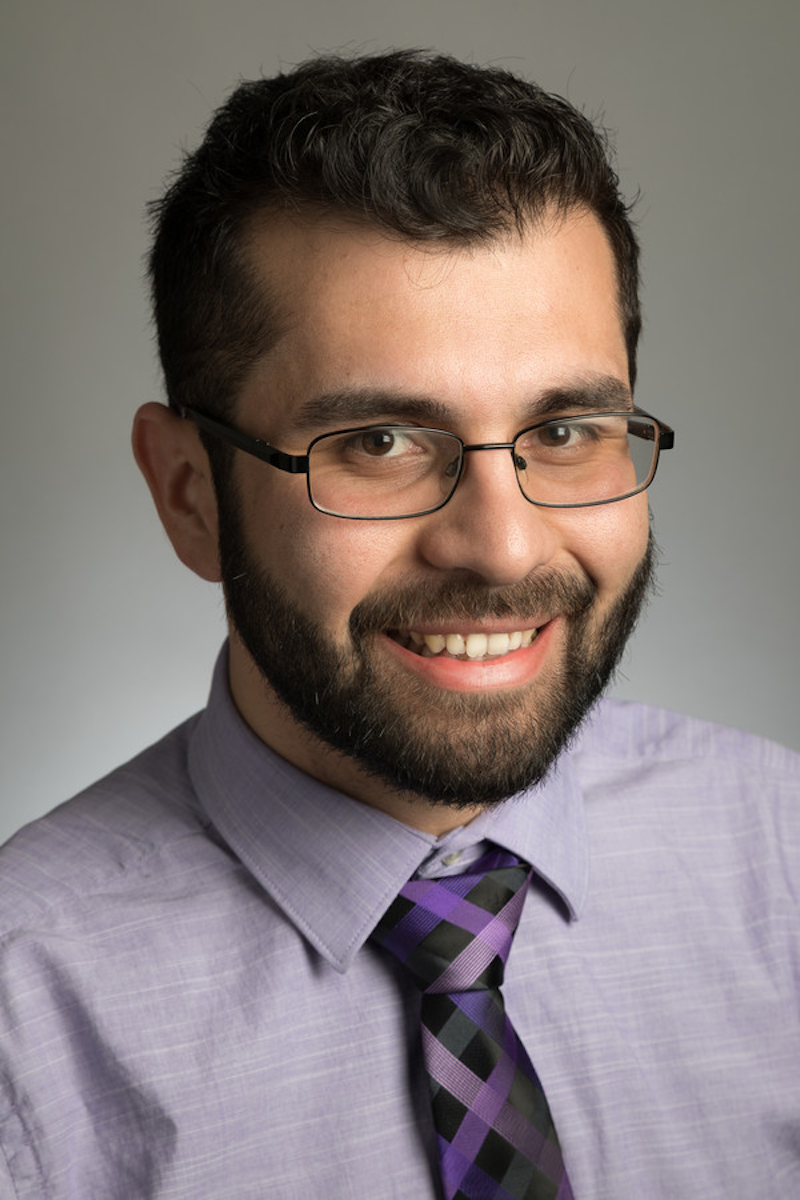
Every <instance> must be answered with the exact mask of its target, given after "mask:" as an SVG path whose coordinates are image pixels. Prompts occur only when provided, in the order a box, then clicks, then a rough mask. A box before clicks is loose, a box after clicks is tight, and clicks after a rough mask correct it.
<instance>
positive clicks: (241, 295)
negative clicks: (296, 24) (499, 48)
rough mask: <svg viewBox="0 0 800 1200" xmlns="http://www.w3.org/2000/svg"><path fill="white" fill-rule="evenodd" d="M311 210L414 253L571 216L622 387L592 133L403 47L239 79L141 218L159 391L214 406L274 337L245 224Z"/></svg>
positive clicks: (600, 153) (520, 83) (602, 141)
mask: <svg viewBox="0 0 800 1200" xmlns="http://www.w3.org/2000/svg"><path fill="white" fill-rule="evenodd" d="M308 207H313V208H317V209H323V210H328V211H333V212H336V213H345V214H347V215H348V216H350V217H354V218H356V219H358V220H362V221H365V222H369V223H371V224H372V225H374V226H376V227H378V228H380V229H383V230H385V231H386V232H387V234H388V235H389V236H396V237H400V238H404V239H409V240H413V241H418V242H422V241H424V242H429V243H435V242H436V241H441V242H450V243H451V244H453V243H454V244H468V243H475V242H479V241H481V240H487V239H491V238H492V237H495V236H497V235H498V233H500V232H501V231H503V230H504V229H507V228H509V227H511V226H517V227H518V228H520V229H522V228H524V227H525V226H526V224H527V223H529V222H534V221H536V220H537V218H539V217H541V216H542V214H543V213H544V212H545V210H547V211H552V210H553V209H554V208H555V209H556V210H560V211H561V212H568V211H570V210H572V209H575V208H587V209H590V210H591V211H592V212H594V213H595V214H596V216H597V218H598V219H599V221H600V222H601V224H602V226H603V228H604V230H605V232H606V236H607V237H608V240H609V243H610V245H611V248H612V250H613V253H614V258H615V262H616V268H617V277H618V281H619V304H620V316H621V320H622V324H623V329H624V334H625V339H626V344H627V351H628V361H629V366H630V373H631V380H633V378H634V376H635V363H636V346H637V342H638V337H639V332H640V326H641V318H640V309H639V298H638V290H639V288H638V285H639V277H638V247H637V242H636V237H635V235H634V232H633V229H632V227H631V222H630V218H629V209H628V207H627V206H626V204H625V203H624V201H623V199H622V198H621V196H620V193H619V181H618V179H617V176H616V174H615V172H614V170H613V168H612V166H611V164H610V161H609V154H608V146H607V141H606V138H605V136H604V135H603V134H602V133H601V132H599V131H598V130H597V129H595V127H594V126H593V125H592V123H591V122H590V121H589V120H588V119H587V118H586V117H585V116H583V115H582V114H581V113H580V112H578V111H577V110H576V109H575V108H574V107H573V106H572V105H570V104H569V103H567V101H565V100H563V99H561V98H560V97H558V96H553V95H550V94H548V93H547V92H545V91H543V90H542V89H541V88H539V87H538V86H537V85H536V84H533V83H529V82H526V81H524V80H522V79H519V78H517V77H516V76H514V75H512V74H510V73H508V72H506V71H503V70H497V69H493V68H492V69H488V68H482V67H477V66H471V65H468V64H465V63H462V62H458V61H456V60H455V59H452V58H449V57H445V56H441V55H433V54H428V53H424V52H419V51H399V52H393V53H387V54H381V55H373V56H363V57H355V58H340V57H321V58H317V59H313V60H311V61H309V62H307V63H304V64H303V65H301V66H300V67H298V68H297V69H296V70H294V71H292V72H290V73H288V74H284V75H278V76H277V77H276V78H274V79H260V80H257V81H254V82H249V83H243V84H241V85H240V86H239V87H238V88H237V89H236V90H235V91H234V92H233V94H232V95H231V97H230V99H229V100H228V101H227V102H226V103H225V104H224V105H223V106H222V107H221V108H220V109H219V110H218V111H217V113H216V114H215V116H214V118H213V120H212V121H211V124H210V126H209V128H208V131H207V133H206V136H205V138H204V140H203V142H202V144H201V146H200V147H199V149H197V150H196V151H195V152H194V153H193V154H191V155H189V156H188V157H187V158H186V161H185V162H184V164H183V166H182V168H181V170H180V172H179V173H178V174H177V176H176V178H175V179H174V181H173V182H172V184H171V186H170V187H169V189H168V191H167V192H166V194H165V195H164V197H163V198H162V199H161V200H159V201H158V202H156V203H155V204H154V205H153V206H152V209H151V212H152V217H153V223H154V234H155V238H154V244H153V249H152V254H151V258H150V274H151V280H152V289H153V303H154V311H155V318H156V327H157V332H158V342H159V350H160V355H161V361H162V365H163V369H164V376H165V380H166V388H167V396H168V399H169V402H170V403H171V404H172V405H173V406H180V405H184V404H186V405H193V406H195V407H197V408H200V409H202V410H204V411H206V412H207V413H209V414H211V415H220V416H224V415H226V414H228V413H229V412H230V409H231V407H232V405H233V402H234V400H235V397H236V395H237V392H238V389H239V387H240V385H241V383H242V381H243V379H244V377H245V375H246V373H247V372H248V370H249V369H250V367H251V366H252V364H253V362H254V361H255V359H256V358H258V357H259V356H260V355H261V354H263V353H264V352H265V351H266V350H267V349H268V348H269V346H270V343H271V341H272V340H273V339H274V338H275V336H276V328H277V326H276V318H277V314H278V312H279V308H280V297H279V296H271V295H270V294H269V282H268V281H267V283H266V285H265V284H264V282H263V281H258V280H256V278H255V277H254V274H253V272H252V269H251V267H250V265H249V263H248V259H247V254H246V247H247V236H248V232H249V229H250V227H251V226H252V224H253V221H254V218H255V216H256V215H257V214H259V213H263V212H264V211H269V210H270V209H272V210H276V211H285V210H287V209H290V210H291V209H295V210H302V209H304V208H308Z"/></svg>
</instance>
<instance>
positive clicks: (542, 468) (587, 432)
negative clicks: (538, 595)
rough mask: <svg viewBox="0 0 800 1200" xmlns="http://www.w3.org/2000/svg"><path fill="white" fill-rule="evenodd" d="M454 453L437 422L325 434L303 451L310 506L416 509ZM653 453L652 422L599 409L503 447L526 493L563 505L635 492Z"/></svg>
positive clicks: (355, 511)
mask: <svg viewBox="0 0 800 1200" xmlns="http://www.w3.org/2000/svg"><path fill="white" fill-rule="evenodd" d="M462 453H463V451H462V444H461V442H460V441H459V439H458V438H457V437H455V436H454V435H453V434H450V433H446V432H444V431H442V430H431V429H420V428H417V427H414V426H397V425H386V426H380V427H376V426H373V427H370V428H365V429H354V430H347V431H346V432H344V433H335V434H329V435H327V436H325V437H321V438H319V439H318V440H317V441H316V442H315V443H314V444H313V445H312V447H311V450H310V451H309V490H310V493H311V497H312V500H313V502H314V504H315V505H316V506H317V507H318V508H320V509H322V510H323V511H325V512H328V513H333V514H335V515H337V516H350V517H365V518H368V517H372V518H378V517H400V516H414V515H419V514H422V513H426V512H430V511H432V510H434V509H436V508H439V507H441V506H442V505H443V504H444V503H446V501H447V500H448V499H449V497H450V496H451V495H452V493H453V491H454V490H455V486H456V484H457V482H458V479H459V476H460V472H461V461H462ZM468 453H469V451H468ZM657 453H658V426H657V424H656V422H655V421H653V420H652V419H651V418H649V417H644V416H639V415H637V414H634V415H631V414H614V413H605V414H601V415H593V416H591V417H573V418H568V419H564V420H555V421H548V422H546V423H545V424H542V425H538V426H536V427H535V428H533V429H529V430H526V431H525V432H523V433H521V434H519V436H518V437H517V439H516V441H515V442H514V447H513V450H512V452H511V455H512V458H513V462H514V466H515V468H516V472H517V479H518V480H519V486H520V488H521V490H522V492H523V494H524V495H525V496H526V497H527V499H528V500H530V501H532V502H533V503H537V504H542V505H554V506H559V505H566V506H572V505H581V504H597V503H603V502H607V501H609V500H615V499H621V498H623V497H625V496H628V495H631V494H633V493H635V492H636V491H641V490H642V489H643V488H644V487H646V486H647V485H648V483H649V482H650V480H651V478H652V475H653V471H654V468H655V464H656V461H657Z"/></svg>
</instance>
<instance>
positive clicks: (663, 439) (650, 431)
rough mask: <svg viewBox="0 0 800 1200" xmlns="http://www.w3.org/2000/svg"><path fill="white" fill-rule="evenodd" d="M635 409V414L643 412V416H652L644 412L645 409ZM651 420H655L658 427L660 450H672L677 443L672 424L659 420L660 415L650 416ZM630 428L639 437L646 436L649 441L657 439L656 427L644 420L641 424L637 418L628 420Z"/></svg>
mask: <svg viewBox="0 0 800 1200" xmlns="http://www.w3.org/2000/svg"><path fill="white" fill-rule="evenodd" d="M633 411H634V414H635V413H641V415H642V416H643V417H650V414H649V413H646V412H644V410H643V409H637V408H634V410H633ZM650 420H651V421H654V422H655V425H656V427H657V428H658V448H659V450H671V449H672V447H673V446H674V445H675V430H674V429H672V428H671V426H669V425H665V424H664V422H663V421H659V419H658V417H650ZM628 428H629V430H630V432H631V433H634V434H636V436H637V437H640V438H644V439H645V440H646V441H648V442H654V441H655V439H656V431H655V429H654V428H653V426H652V425H648V424H647V423H646V422H642V424H641V425H640V424H639V422H638V421H636V420H633V421H628Z"/></svg>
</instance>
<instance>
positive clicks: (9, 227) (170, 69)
mask: <svg viewBox="0 0 800 1200" xmlns="http://www.w3.org/2000/svg"><path fill="white" fill-rule="evenodd" d="M798 11H799V8H798V5H797V4H796V0H760V2H759V3H758V4H756V3H755V2H749V3H742V2H741V0H713V2H708V0H672V2H671V3H669V4H667V3H659V4H656V3H646V2H642V0H606V2H605V3H590V2H580V0H524V2H518V0H492V2H491V3H487V2H485V0H406V2H405V3H402V4H401V3H398V2H396V0H377V2H373V3H370V2H369V0H334V2H330V0H277V2H274V3H264V2H263V0H261V2H255V0H226V2H225V3H223V2H221V0H193V2H192V0H159V2H157V3H156V2H155V0H136V2H134V0H130V2H126V3H120V2H116V3H115V2H114V0H73V2H72V3H63V4H62V3H55V0H25V2H23V0H10V2H9V0H5V4H4V5H3V15H2V28H0V46H2V50H0V54H2V62H1V63H0V67H2V71H1V73H0V79H2V90H3V95H2V97H0V100H1V101H2V113H3V120H4V122H5V123H6V124H7V137H6V139H5V150H4V154H3V174H4V183H3V196H2V204H3V213H2V218H3V220H2V231H3V241H4V266H3V270H2V286H3V309H2V321H1V322H0V329H1V330H2V338H3V353H2V371H3V387H4V395H3V402H2V439H1V446H2V464H1V466H0V511H1V512H2V539H3V540H2V548H1V553H2V558H1V559H0V562H1V563H2V580H3V582H2V611H1V617H0V621H1V624H0V628H1V630H2V650H1V657H0V686H1V687H2V697H3V701H2V702H3V710H2V722H0V727H1V728H2V746H0V764H1V766H0V769H1V770H2V774H3V788H2V799H0V839H1V838H2V836H4V835H5V834H7V833H10V832H11V831H12V830H13V829H15V828H16V827H17V826H18V825H20V824H21V823H22V822H23V821H25V820H28V819H30V818H31V817H34V816H36V815H37V814H39V813H41V812H44V811H45V810H47V809H48V808H50V807H52V806H53V805H54V804H56V803H58V802H59V801H60V800H62V799H65V798H66V797H67V796H68V795H70V794H71V793H72V792H74V791H75V790H76V789H78V788H79V787H81V786H83V785H84V784H86V783H89V782H90V781H91V780H92V779H94V778H96V777H97V776H98V775H100V774H101V773H103V772H105V771H106V770H108V769H110V768H111V767H113V766H115V765H116V764H117V763H118V762H120V761H121V760H122V759H124V758H126V757H128V756H130V755H131V754H133V753H134V752H135V751H136V750H137V749H139V748H140V747H142V746H143V745H145V744H146V743H148V742H149V741H152V740H154V739H155V738H156V737H158V736H159V735H160V734H161V733H162V732H165V731H166V730H167V729H168V728H169V727H171V726H172V725H174V724H176V723H177V722H178V721H180V720H181V719H183V718H184V717H185V716H186V715H188V714H189V713H190V712H192V711H194V710H195V709H197V708H198V707H200V706H201V705H202V704H203V701H204V697H205V694H206V690H207V685H208V677H209V671H210V668H211V665H212V662H213V659H214V656H215V654H216V650H217V647H218V644H219V643H220V641H221V639H222V636H223V620H222V604H221V600H220V597H219V594H218V591H217V589H215V588H213V587H210V586H209V585H207V584H203V583H201V582H200V581H199V580H197V579H195V578H194V577H193V576H191V575H190V574H189V573H188V572H187V571H186V570H185V569H184V568H183V567H181V566H180V564H179V563H178V562H177V560H175V559H174V558H173V555H172V552H171V549H170V548H169V546H168V544H167V542H166V538H165V537H164V535H163V534H162V532H161V530H160V527H159V526H158V524H157V520H156V517H155V514H154V512H153V511H152V510H151V505H150V500H149V497H148V496H147V495H146V493H145V488H144V484H143V482H142V481H140V479H139V478H138V476H137V473H136V470H135V467H134V465H133V463H132V460H131V458H130V454H129V449H128V431H129V427H130V421H131V417H132V414H133V412H134V410H135V408H136V407H137V405H138V404H139V403H141V402H142V401H144V400H147V399H152V398H154V397H156V398H157V397H159V396H160V381H159V377H158V372H157V369H156V365H155V358H154V353H153V347H152V335H151V330H150V328H149V324H148V314H147V304H146V293H145V289H144V286H143V283H142V258H143V255H144V252H145V246H146V231H145V225H144V220H143V210H144V206H145V204H146V202H147V201H148V200H150V199H152V198H153V197H155V196H156V195H157V194H158V192H159V189H160V187H161V185H162V181H163V180H164V178H165V176H166V175H167V173H168V172H169V171H170V170H171V169H172V168H173V167H174V166H175V164H176V162H177V160H178V157H179V152H180V149H181V147H183V146H189V147H191V146H194V145H195V144H196V142H197V140H198V139H199V137H200V135H201V132H202V129H203V127H204V125H205V124H206V122H207V120H208V118H209V115H210V113H211V111H212V109H213V108H214V107H215V106H216V105H217V104H218V103H219V102H220V101H221V100H222V99H223V98H224V96H225V95H226V94H227V92H228V91H229V89H230V88H231V86H232V85H233V84H234V83H235V82H236V80H237V79H238V78H240V77H248V76H252V75H255V74H258V73H260V72H262V71H263V72H264V73H266V74H272V73H274V72H275V71H276V70H277V69H279V68H280V67H281V66H285V65H289V64H291V63H293V62H296V61H299V60H301V59H303V58H305V57H307V56H308V54H309V53H311V52H313V51H315V50H325V49H337V48H364V49H373V50H375V49H383V48H385V47H387V46H414V45H418V46H433V47H437V48H440V49H444V50H448V51H451V52H453V53H455V54H457V55H459V56H462V57H465V58H467V59H473V60H475V61H478V62H494V63H498V64H502V65H505V66H508V67H510V68H511V69H513V70H517V71H519V72H521V73H524V74H527V75H529V76H530V77H532V78H534V79H537V80H538V81H539V82H540V83H542V84H543V85H544V86H546V87H548V88H550V89H552V90H555V91H558V92H561V93H562V94H564V95H566V96H568V97H569V98H570V99H571V100H572V101H573V102H574V103H576V104H578V105H579V106H581V107H583V108H585V109H586V111H588V112H589V113H590V114H592V115H603V114H604V115H605V119H606V121H607V123H608V124H609V125H610V126H611V127H612V129H613V130H614V131H615V137H616V143H617V146H618V155H619V166H620V171H621V176H622V179H623V183H624V186H625V188H626V190H627V191H628V193H629V194H632V193H633V192H635V191H636V189H637V188H641V191H642V196H641V201H640V204H639V209H638V213H639V218H640V221H641V234H642V239H643V246H644V270H645V291H644V300H645V306H646V322H647V323H646V329H645V337H644V344H643V350H642V363H641V375H640V385H639V392H638V397H639V401H640V403H641V404H642V405H643V406H644V407H646V408H649V409H650V410H651V411H653V412H655V413H656V414H658V415H659V416H661V417H662V418H663V419H665V420H667V421H669V422H671V423H672V424H674V425H675V427H676V429H677V431H678V433H677V438H678V441H677V447H678V448H677V449H676V450H675V451H673V452H672V453H670V454H669V455H668V456H666V457H665V459H664V461H663V464H662V474H661V476H660V478H659V480H658V481H657V483H656V485H655V487H654V489H653V491H652V493H651V503H652V505H653V509H654V511H655V518H656V532H657V536H658V538H659V541H660V542H661V545H662V548H663V554H664V561H663V565H662V568H661V576H660V577H661V593H662V594H661V596H660V597H659V598H658V599H657V600H656V601H655V602H654V603H653V604H652V606H651V608H650V610H649V612H648V615H647V618H646V620H645V622H644V624H643V625H642V627H641V630H640V632H639V634H638V635H637V637H636V640H635V642H634V644H633V647H632V650H631V652H630V653H629V654H628V656H627V659H626V663H625V668H624V676H623V678H621V680H620V682H619V685H618V686H617V689H616V690H617V693H618V694H620V695H623V696H634V697H637V698H641V699H645V700H648V701H651V702H653V703H657V704H662V705H666V706H668V707H671V708H677V709H682V710H685V711H688V712H691V713H695V714H698V715H701V716H705V717H710V718H712V719H714V720H718V721H723V722H726V723H729V724H734V725H737V726H741V727H744V728H748V729H751V730H755V731H757V732H759V733H763V734H767V735H769V736H772V737H774V738H776V739H778V740H780V741H784V742H786V743H789V744H790V745H793V746H795V747H797V748H800V722H798V715H797V703H798V683H797V667H798V651H797V633H796V627H797V601H796V596H797V594H798V582H800V581H799V580H798V559H799V555H798V539H797V515H798V512H797V510H798V489H797V483H796V464H797V458H798V452H799V451H800V437H799V436H798V434H799V433H800V425H798V421H797V415H798V414H797V401H796V382H795V380H796V376H797V365H796V364H797V354H798V328H797V304H796V287H797V281H798V278H800V270H798V267H799V266H800V264H799V263H798V237H797V220H798V217H797V197H798V194H799V192H800V189H798V177H797V175H798V169H797V165H796V164H797V159H798V154H797V137H796V120H797V113H798V104H797V101H798V87H799V83H800V76H799V74H798V71H797V66H796V64H797V52H798V48H799V45H798V43H799V39H798ZM699 802H701V801H699Z"/></svg>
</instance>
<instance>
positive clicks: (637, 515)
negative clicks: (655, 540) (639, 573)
mask: <svg viewBox="0 0 800 1200" xmlns="http://www.w3.org/2000/svg"><path fill="white" fill-rule="evenodd" d="M564 515H565V516H567V518H568V520H569V523H570V528H569V529H568V530H565V537H566V540H567V541H568V543H569V545H570V548H571V551H572V554H573V556H574V557H575V559H576V560H577V561H578V562H579V563H580V565H581V567H582V568H583V570H584V571H585V572H586V574H587V575H588V576H589V577H590V578H591V579H592V581H593V582H594V584H595V586H596V587H597V589H598V591H599V593H600V594H601V595H603V594H605V595H608V594H610V593H616V592H618V591H619V590H620V589H621V588H623V587H624V586H625V585H626V584H627V582H628V580H629V579H630V577H631V575H632V574H633V572H634V571H635V569H636V567H637V566H638V565H639V563H640V562H641V560H642V557H643V556H644V554H645V551H646V550H647V539H648V536H649V529H650V521H649V510H648V505H647V497H646V494H645V495H640V496H632V497H631V499H630V500H620V501H619V502H618V503H617V504H605V505H598V507H597V508H593V509H592V508H588V509H574V510H572V511H570V512H568V513H566V512H565V514H564Z"/></svg>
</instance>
